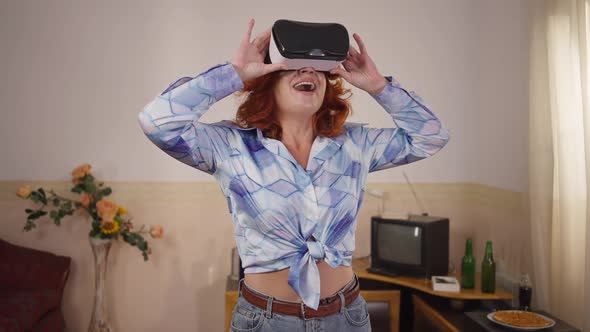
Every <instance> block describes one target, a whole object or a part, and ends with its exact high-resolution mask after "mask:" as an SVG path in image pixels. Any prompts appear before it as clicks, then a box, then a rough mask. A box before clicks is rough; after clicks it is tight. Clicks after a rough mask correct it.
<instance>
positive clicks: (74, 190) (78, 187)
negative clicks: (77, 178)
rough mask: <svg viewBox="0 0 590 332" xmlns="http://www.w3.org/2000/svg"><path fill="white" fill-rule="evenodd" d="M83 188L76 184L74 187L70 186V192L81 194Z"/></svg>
mask: <svg viewBox="0 0 590 332" xmlns="http://www.w3.org/2000/svg"><path fill="white" fill-rule="evenodd" d="M83 190H84V188H83V187H82V185H79V184H78V185H76V186H75V187H74V188H72V192H73V193H78V194H81V193H82V191H83Z"/></svg>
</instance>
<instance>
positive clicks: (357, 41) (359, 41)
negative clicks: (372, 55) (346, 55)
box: [352, 33, 367, 54]
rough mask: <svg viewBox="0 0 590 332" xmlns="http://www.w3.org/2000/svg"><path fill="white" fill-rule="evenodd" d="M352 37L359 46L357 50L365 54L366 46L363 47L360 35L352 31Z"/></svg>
mask: <svg viewBox="0 0 590 332" xmlns="http://www.w3.org/2000/svg"><path fill="white" fill-rule="evenodd" d="M352 37H354V40H355V41H356V43H357V45H358V46H359V50H360V51H361V54H367V48H366V47H365V43H364V42H363V40H362V39H361V36H359V35H358V34H356V33H353V34H352Z"/></svg>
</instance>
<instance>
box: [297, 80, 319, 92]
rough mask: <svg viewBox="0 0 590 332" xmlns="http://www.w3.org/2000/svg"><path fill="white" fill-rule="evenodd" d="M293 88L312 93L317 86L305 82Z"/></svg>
mask: <svg viewBox="0 0 590 332" xmlns="http://www.w3.org/2000/svg"><path fill="white" fill-rule="evenodd" d="M293 88H294V89H295V90H298V91H305V92H312V91H315V84H314V83H313V82H309V81H303V82H299V83H297V84H295V85H293Z"/></svg>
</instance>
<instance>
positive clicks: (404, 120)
mask: <svg viewBox="0 0 590 332" xmlns="http://www.w3.org/2000/svg"><path fill="white" fill-rule="evenodd" d="M353 36H354V39H355V40H356V42H357V44H358V46H359V50H360V51H357V50H356V49H355V48H354V47H352V46H351V47H350V50H349V55H348V57H347V59H346V61H344V63H343V68H337V69H333V70H332V71H331V72H332V73H333V74H338V75H340V76H341V77H343V78H344V79H345V80H346V81H347V82H349V83H350V84H352V85H354V86H356V87H357V88H359V89H362V90H365V91H367V92H368V93H369V94H370V95H372V96H373V97H374V98H375V100H376V101H377V102H378V103H379V104H380V105H381V106H383V108H384V109H385V110H386V111H387V113H389V115H390V116H391V118H392V119H393V122H394V124H395V125H396V126H397V128H364V127H358V126H356V127H351V128H350V129H349V130H348V135H349V136H350V137H351V138H352V140H353V141H354V142H355V144H357V145H358V146H360V147H361V149H362V151H363V155H364V156H367V158H369V160H368V163H369V172H374V171H378V170H382V169H386V168H391V167H395V166H398V165H402V164H407V163H411V162H413V161H417V160H420V159H424V158H426V157H429V156H432V155H433V154H435V153H436V152H437V151H439V150H440V149H442V147H443V146H445V144H446V143H447V142H448V140H449V133H448V131H447V130H446V128H444V127H443V125H442V123H441V121H440V120H439V119H438V118H437V117H436V115H434V113H432V112H431V111H430V110H429V109H428V108H427V107H426V106H425V105H424V103H423V102H422V100H421V99H420V97H418V96H417V95H416V94H415V93H414V92H408V91H406V90H405V89H403V88H402V87H401V86H400V84H399V83H398V82H397V81H396V80H394V79H393V78H391V77H389V78H387V79H386V78H385V77H383V75H381V74H380V73H379V71H378V70H377V67H376V66H375V63H374V62H373V60H372V59H371V58H370V57H369V54H368V53H367V49H366V47H365V45H364V43H363V41H362V39H361V38H360V37H359V36H358V35H357V34H356V33H355V34H354V35H353Z"/></svg>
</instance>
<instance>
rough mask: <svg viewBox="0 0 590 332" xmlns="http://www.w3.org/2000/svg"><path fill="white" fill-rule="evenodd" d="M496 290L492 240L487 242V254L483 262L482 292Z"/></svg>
mask: <svg viewBox="0 0 590 332" xmlns="http://www.w3.org/2000/svg"><path fill="white" fill-rule="evenodd" d="M495 291H496V263H495V262H494V255H493V254H492V241H487V242H486V254H485V256H484V258H483V261H482V262H481V292H482V293H494V292H495Z"/></svg>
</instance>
